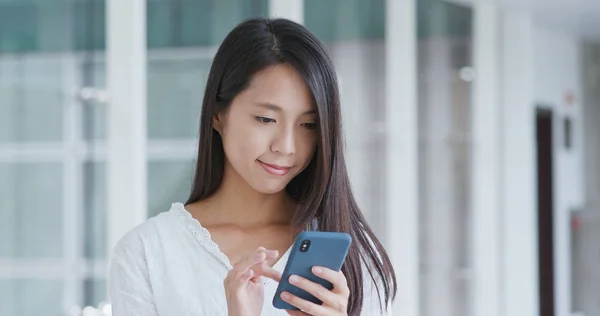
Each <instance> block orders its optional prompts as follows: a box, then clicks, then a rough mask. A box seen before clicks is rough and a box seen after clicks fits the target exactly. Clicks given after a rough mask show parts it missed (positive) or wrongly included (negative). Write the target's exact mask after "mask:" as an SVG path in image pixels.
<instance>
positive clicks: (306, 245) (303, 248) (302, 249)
mask: <svg viewBox="0 0 600 316" xmlns="http://www.w3.org/2000/svg"><path fill="white" fill-rule="evenodd" d="M308 248H310V240H304V241H302V243H301V244H300V252H307V251H308Z"/></svg>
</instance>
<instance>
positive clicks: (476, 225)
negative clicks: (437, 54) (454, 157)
mask: <svg viewBox="0 0 600 316" xmlns="http://www.w3.org/2000/svg"><path fill="white" fill-rule="evenodd" d="M474 19H475V20H474V27H473V30H474V67H475V72H476V74H477V76H476V79H475V81H474V85H473V115H472V126H473V156H472V159H473V172H472V184H473V185H472V190H473V191H472V193H471V197H472V201H471V203H472V207H471V209H472V210H473V223H472V224H471V225H470V226H471V227H472V229H473V233H472V238H471V240H472V244H471V247H472V254H473V291H472V293H473V300H472V303H473V305H472V306H471V308H472V313H471V315H474V316H477V315H486V316H500V315H503V313H502V310H503V304H501V301H500V299H501V297H500V295H501V281H502V278H501V274H500V273H501V270H500V269H501V266H500V263H501V256H500V254H501V249H500V246H501V243H500V234H501V223H502V221H501V215H502V214H501V211H502V210H501V205H500V201H501V199H500V194H501V182H500V181H501V175H500V171H501V161H502V160H501V146H502V143H501V138H500V121H501V119H500V117H501V116H500V114H501V108H500V103H499V99H498V96H499V94H498V89H499V85H498V76H499V74H500V72H499V69H498V68H499V59H498V58H499V53H500V52H499V45H498V43H499V40H500V33H499V29H498V22H499V21H498V11H497V8H496V6H495V5H493V4H489V3H481V2H478V3H477V4H475V5H474Z"/></svg>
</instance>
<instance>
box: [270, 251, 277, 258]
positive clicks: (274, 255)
mask: <svg viewBox="0 0 600 316" xmlns="http://www.w3.org/2000/svg"><path fill="white" fill-rule="evenodd" d="M278 254H279V251H277V250H269V255H270V256H272V257H276V256H277V255H278Z"/></svg>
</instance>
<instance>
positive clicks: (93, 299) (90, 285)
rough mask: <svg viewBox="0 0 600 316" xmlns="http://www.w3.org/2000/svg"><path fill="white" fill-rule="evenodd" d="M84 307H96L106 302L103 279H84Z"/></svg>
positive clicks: (104, 281) (106, 291)
mask: <svg viewBox="0 0 600 316" xmlns="http://www.w3.org/2000/svg"><path fill="white" fill-rule="evenodd" d="M83 292H84V295H83V296H84V300H83V304H84V306H94V307H96V308H97V307H98V305H100V303H102V302H106V301H107V297H106V294H107V293H108V290H107V288H106V280H104V279H86V280H85V281H84V283H83Z"/></svg>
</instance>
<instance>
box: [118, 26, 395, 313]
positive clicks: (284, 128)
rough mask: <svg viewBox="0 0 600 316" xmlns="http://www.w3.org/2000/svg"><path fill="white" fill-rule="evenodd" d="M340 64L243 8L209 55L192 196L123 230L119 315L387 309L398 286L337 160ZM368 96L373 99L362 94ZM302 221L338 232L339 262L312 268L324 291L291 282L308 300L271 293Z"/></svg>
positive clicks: (291, 30)
mask: <svg viewBox="0 0 600 316" xmlns="http://www.w3.org/2000/svg"><path fill="white" fill-rule="evenodd" d="M336 78H337V77H336V74H335V71H334V69H333V65H332V62H331V59H330V57H329V56H328V54H327V52H326V50H325V48H324V47H323V45H322V44H321V43H320V42H319V41H318V40H317V39H316V38H315V36H314V35H312V34H311V33H310V32H309V31H308V30H306V29H305V28H304V27H302V26H301V25H299V24H296V23H294V22H291V21H288V20H284V19H275V20H269V19H262V18H256V19H250V20H247V21H245V22H243V23H241V24H240V25H238V26H237V27H236V28H235V29H233V30H232V31H231V33H229V35H228V36H227V37H226V38H225V40H224V42H223V43H222V44H221V46H220V47H219V50H218V52H217V54H216V56H215V58H214V61H213V64H212V67H211V70H210V74H209V77H208V82H207V86H206V91H205V94H204V101H203V104H202V115H201V121H200V139H199V146H198V162H197V167H196V175H195V179H194V184H193V188H192V193H191V195H190V198H189V199H188V201H187V202H186V203H185V205H183V204H181V203H175V204H173V205H172V207H171V209H170V210H169V211H168V212H164V213H161V214H160V215H158V216H156V217H154V218H151V219H149V220H148V221H147V222H146V223H144V224H142V225H140V226H138V227H136V228H135V229H133V230H132V231H131V232H130V233H128V234H127V235H126V236H124V237H123V238H122V240H121V241H120V242H119V243H118V245H117V246H116V248H115V250H114V254H113V257H112V263H111V273H110V281H109V283H110V285H109V287H110V297H111V301H112V304H113V305H112V306H113V315H116V316H125V315H127V316H131V315H161V316H184V315H211V316H212V315H249V316H253V315H287V314H288V313H289V314H290V315H381V314H387V313H389V306H390V304H391V301H392V300H393V298H394V295H395V292H396V281H395V276H394V271H393V269H392V266H391V264H390V260H389V258H388V256H387V254H386V252H385V250H384V249H383V247H382V246H381V244H380V243H379V241H378V240H377V238H376V237H375V235H374V234H373V232H372V231H371V229H370V228H369V226H368V225H367V223H366V221H365V218H364V217H363V215H362V214H361V212H360V209H359V208H358V206H357V204H356V202H355V200H354V197H353V194H352V190H351V186H350V181H349V179H348V172H347V170H346V162H345V159H344V149H343V139H342V122H341V117H342V116H341V113H340V98H339V92H338V83H337V80H336ZM365 106H367V105H365ZM302 230H319V231H335V232H346V233H348V234H350V235H351V236H352V237H353V244H352V246H351V248H350V250H349V253H348V257H347V259H346V262H345V263H344V266H343V268H342V271H341V272H334V271H331V270H328V269H325V268H320V267H315V268H314V269H313V273H315V274H316V275H317V276H319V277H321V278H323V279H326V280H329V281H330V282H331V283H332V284H334V287H333V289H332V290H331V291H329V290H327V289H325V288H324V287H321V286H320V285H318V284H316V283H312V282H310V281H308V280H306V279H301V278H299V277H294V276H292V277H291V278H290V282H292V284H295V285H296V286H298V287H300V288H303V289H305V290H306V291H308V292H310V293H312V294H314V295H315V296H316V297H318V298H319V299H320V300H321V301H323V304H322V305H315V304H312V303H310V302H307V301H304V300H301V299H300V298H298V297H294V296H291V295H290V294H289V293H283V294H282V298H283V299H284V300H285V301H287V302H289V303H291V304H292V305H294V306H297V307H298V308H299V309H300V310H301V311H293V312H292V311H290V312H286V311H282V310H277V309H275V308H274V307H273V306H272V304H271V301H272V298H273V295H274V293H275V289H276V287H277V282H278V281H279V278H280V276H281V272H282V271H283V268H284V267H285V264H286V260H287V256H288V254H289V249H290V246H291V245H292V243H293V241H294V239H295V237H296V235H297V234H298V233H299V232H300V231H302Z"/></svg>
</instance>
